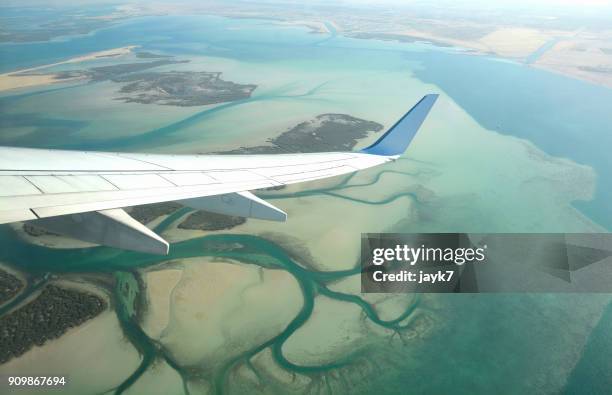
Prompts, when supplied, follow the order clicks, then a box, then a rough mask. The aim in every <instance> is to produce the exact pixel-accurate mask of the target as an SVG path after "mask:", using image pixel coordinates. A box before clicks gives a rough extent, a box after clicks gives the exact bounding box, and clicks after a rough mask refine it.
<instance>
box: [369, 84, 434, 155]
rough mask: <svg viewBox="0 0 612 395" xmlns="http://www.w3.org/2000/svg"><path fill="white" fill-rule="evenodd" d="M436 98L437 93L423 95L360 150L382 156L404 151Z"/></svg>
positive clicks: (399, 153)
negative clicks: (394, 122)
mask: <svg viewBox="0 0 612 395" xmlns="http://www.w3.org/2000/svg"><path fill="white" fill-rule="evenodd" d="M437 98H438V95H437V94H429V95H425V96H423V98H422V99H421V100H420V101H419V102H418V103H417V104H415V105H414V107H412V108H411V109H410V111H408V112H407V113H406V114H405V115H404V116H403V117H401V118H400V120H399V121H397V122H396V124H395V125H393V126H392V127H391V128H390V129H389V130H387V131H386V132H385V134H383V135H382V136H381V137H380V138H379V139H378V140H376V142H375V143H374V144H372V145H370V146H369V147H367V148H364V149H362V150H361V151H360V152H363V153H366V154H372V155H382V156H396V155H401V154H402V153H404V151H405V150H406V148H408V145H409V144H410V142H411V141H412V139H413V138H414V136H415V135H416V133H417V131H418V130H419V127H421V124H422V123H423V121H424V120H425V117H427V114H428V113H429V110H431V107H432V106H433V105H434V103H435V102H436V99H437Z"/></svg>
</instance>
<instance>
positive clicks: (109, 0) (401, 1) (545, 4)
mask: <svg viewBox="0 0 612 395" xmlns="http://www.w3.org/2000/svg"><path fill="white" fill-rule="evenodd" d="M222 1H225V2H227V3H234V4H239V3H240V2H241V1H242V2H245V3H250V4H256V3H258V2H261V3H267V4H271V3H281V4H282V3H291V4H300V5H307V4H309V3H310V4H321V5H322V4H330V3H335V4H343V5H348V6H350V5H351V4H353V5H360V6H365V5H393V6H402V5H414V4H422V5H424V6H425V5H426V4H431V5H432V6H448V7H451V8H454V9H462V8H467V9H470V8H474V7H476V8H483V9H495V8H502V9H521V10H534V11H536V10H537V11H540V10H547V9H548V10H551V11H554V10H555V9H568V8H572V9H576V10H582V11H585V10H587V9H588V10H597V9H602V8H603V9H612V0H238V1H235V0H216V1H214V2H222ZM181 2H183V3H188V2H193V3H198V4H205V3H206V2H207V1H206V0H174V1H170V0H166V1H163V0H161V1H160V0H2V3H1V5H2V6H28V5H35V6H60V5H69V6H87V5H94V4H125V3H143V4H147V3H148V4H151V3H167V4H172V3H181ZM610 24H611V25H612V20H611V21H610Z"/></svg>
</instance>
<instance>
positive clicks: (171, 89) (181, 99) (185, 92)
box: [112, 71, 257, 107]
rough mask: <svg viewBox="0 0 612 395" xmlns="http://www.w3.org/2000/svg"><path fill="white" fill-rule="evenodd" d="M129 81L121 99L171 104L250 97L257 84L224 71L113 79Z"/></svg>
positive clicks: (184, 105)
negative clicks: (224, 74) (238, 81)
mask: <svg viewBox="0 0 612 395" xmlns="http://www.w3.org/2000/svg"><path fill="white" fill-rule="evenodd" d="M112 80H113V81H114V82H124V83H127V84H126V85H124V86H123V87H122V88H121V89H120V90H119V93H121V94H123V96H121V97H119V98H117V100H123V101H124V102H126V103H142V104H152V103H154V104H161V105H167V106H182V107H186V106H204V105H208V104H216V103H224V102H229V101H235V100H242V99H247V98H249V97H250V96H251V93H253V91H254V90H255V88H257V85H252V84H236V83H234V82H231V81H225V80H223V79H221V73H220V72H208V71H165V72H146V73H132V74H127V75H123V76H120V77H116V78H113V79H112Z"/></svg>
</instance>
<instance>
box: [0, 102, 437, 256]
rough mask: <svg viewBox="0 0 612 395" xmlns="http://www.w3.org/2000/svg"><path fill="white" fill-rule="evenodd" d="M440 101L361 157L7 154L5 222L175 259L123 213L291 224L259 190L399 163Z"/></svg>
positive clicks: (406, 119)
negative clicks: (174, 212) (137, 209)
mask: <svg viewBox="0 0 612 395" xmlns="http://www.w3.org/2000/svg"><path fill="white" fill-rule="evenodd" d="M437 96H438V95H433V94H430V95H426V96H424V97H423V98H422V99H421V100H420V101H419V102H418V103H417V104H416V105H415V106H414V107H413V108H412V109H411V110H410V111H409V112H408V113H406V115H404V116H403V117H402V118H401V119H400V120H399V121H398V122H397V123H396V124H395V125H394V126H393V127H391V128H390V129H389V130H388V131H387V132H385V133H384V134H383V135H382V137H380V138H379V139H378V140H377V141H376V142H375V143H374V144H372V145H371V146H369V147H367V148H365V149H363V150H361V151H359V152H329V153H311V154H304V153H298V154H281V155H157V154H129V153H106V152H91V151H89V152H84V151H61V150H44V149H29V148H12V147H0V224H3V223H10V222H17V221H32V223H34V224H36V225H38V226H41V227H43V228H45V229H47V230H50V231H52V232H55V233H60V234H63V235H66V236H70V237H73V238H76V239H79V240H84V241H89V242H93V243H96V244H102V245H108V246H112V247H117V248H122V249H129V250H136V251H141V252H147V253H157V254H167V253H168V243H167V242H166V241H164V240H163V239H162V238H160V237H159V236H158V235H156V234H155V233H153V232H152V231H151V230H149V229H148V228H147V227H145V226H144V225H142V224H140V223H139V222H138V221H136V220H134V219H133V218H132V217H130V216H129V215H128V214H127V213H126V212H125V211H123V210H122V208H123V207H130V206H137V205H142V204H150V203H158V202H166V201H178V202H180V203H181V204H183V205H186V206H189V207H193V208H196V209H204V210H207V211H211V212H217V213H222V214H230V215H237V216H243V217H253V218H260V219H267V220H275V221H284V220H285V219H286V214H285V213H284V212H282V211H281V210H280V209H278V208H276V207H274V206H272V205H271V204H269V203H267V202H265V201H263V200H261V199H259V198H257V197H256V196H255V195H253V194H252V193H250V192H249V191H252V190H257V189H262V188H268V187H276V186H281V185H288V184H293V183H298V182H304V181H312V180H318V179H322V178H328V177H333V176H337V175H341V174H346V173H351V172H355V171H358V170H361V169H365V168H368V167H372V166H376V165H380V164H383V163H386V162H389V161H391V160H394V159H396V158H397V157H398V156H399V155H400V154H402V153H403V152H404V150H405V149H406V148H407V147H408V144H409V143H410V141H411V140H412V138H413V137H414V136H415V135H416V132H417V131H418V129H419V127H420V126H421V124H422V122H423V121H424V120H425V117H426V116H427V114H428V113H429V110H430V109H431V107H432V106H433V104H434V102H435V101H436V99H437Z"/></svg>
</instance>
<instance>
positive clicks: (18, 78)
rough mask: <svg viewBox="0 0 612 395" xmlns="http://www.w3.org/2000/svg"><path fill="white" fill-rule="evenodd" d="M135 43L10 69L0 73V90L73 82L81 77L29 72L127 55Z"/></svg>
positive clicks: (134, 46)
mask: <svg viewBox="0 0 612 395" xmlns="http://www.w3.org/2000/svg"><path fill="white" fill-rule="evenodd" d="M137 47H138V46H137V45H128V46H125V47H119V48H113V49H108V50H104V51H97V52H91V53H89V54H86V55H82V56H77V57H74V58H70V59H67V60H63V61H61V62H56V63H50V64H44V65H41V66H36V67H30V68H27V69H21V70H15V71H10V72H8V73H3V74H0V92H3V91H8V90H13V89H20V88H32V87H37V86H44V85H50V84H54V83H60V82H61V83H65V82H73V81H76V80H79V79H81V77H74V78H63V79H57V74H55V73H51V74H30V73H33V72H37V71H39V70H42V69H46V68H49V67H54V66H59V65H62V64H70V63H81V62H87V61H90V60H97V59H100V58H109V57H113V58H116V57H121V56H125V55H129V54H130V53H132V51H133V50H134V49H135V48H137Z"/></svg>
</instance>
